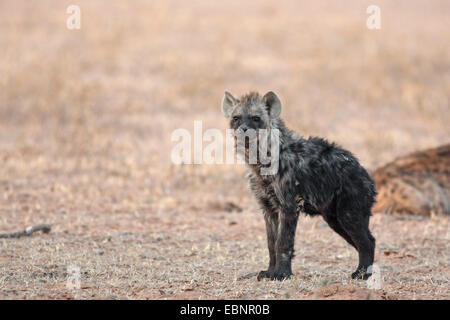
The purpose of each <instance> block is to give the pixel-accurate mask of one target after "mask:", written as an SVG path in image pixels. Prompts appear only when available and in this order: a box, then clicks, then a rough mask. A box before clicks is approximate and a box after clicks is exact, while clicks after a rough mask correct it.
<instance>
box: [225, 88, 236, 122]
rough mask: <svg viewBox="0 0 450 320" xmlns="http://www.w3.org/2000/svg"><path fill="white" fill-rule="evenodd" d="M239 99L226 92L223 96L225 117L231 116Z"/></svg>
mask: <svg viewBox="0 0 450 320" xmlns="http://www.w3.org/2000/svg"><path fill="white" fill-rule="evenodd" d="M236 101H237V99H236V98H235V97H233V95H232V94H231V93H229V92H228V91H225V94H224V95H223V98H222V112H223V114H224V115H225V117H227V118H229V117H230V116H231V112H232V111H233V107H234V105H235V104H236Z"/></svg>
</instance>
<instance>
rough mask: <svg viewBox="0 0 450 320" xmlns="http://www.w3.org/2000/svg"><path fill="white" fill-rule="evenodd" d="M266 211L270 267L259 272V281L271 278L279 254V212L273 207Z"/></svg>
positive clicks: (267, 208) (265, 209)
mask: <svg viewBox="0 0 450 320" xmlns="http://www.w3.org/2000/svg"><path fill="white" fill-rule="evenodd" d="M263 211H264V220H265V222H266V232H267V247H268V249H269V267H268V268H267V270H263V271H261V272H259V274H258V281H259V280H261V279H264V278H270V277H271V275H272V274H273V272H274V270H275V265H276V262H277V255H276V251H275V245H276V241H277V236H278V212H276V211H275V210H274V209H272V208H271V207H266V208H264V209H263Z"/></svg>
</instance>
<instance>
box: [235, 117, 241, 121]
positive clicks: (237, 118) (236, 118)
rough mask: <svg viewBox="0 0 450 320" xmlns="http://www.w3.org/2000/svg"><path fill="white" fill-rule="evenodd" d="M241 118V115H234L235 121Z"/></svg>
mask: <svg viewBox="0 0 450 320" xmlns="http://www.w3.org/2000/svg"><path fill="white" fill-rule="evenodd" d="M240 118H241V117H239V116H234V117H233V121H238V120H239V119H240Z"/></svg>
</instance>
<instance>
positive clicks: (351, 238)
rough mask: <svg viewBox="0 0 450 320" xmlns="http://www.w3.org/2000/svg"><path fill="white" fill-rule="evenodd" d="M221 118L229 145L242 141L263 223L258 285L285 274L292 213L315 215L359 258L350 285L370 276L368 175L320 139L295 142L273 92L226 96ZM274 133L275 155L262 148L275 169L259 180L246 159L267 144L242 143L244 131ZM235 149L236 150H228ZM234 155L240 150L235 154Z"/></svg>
mask: <svg viewBox="0 0 450 320" xmlns="http://www.w3.org/2000/svg"><path fill="white" fill-rule="evenodd" d="M222 111H223V113H224V114H225V116H226V117H227V118H229V119H230V127H231V129H234V132H235V141H238V140H239V137H240V136H241V137H242V136H243V137H244V138H243V139H244V141H245V144H244V148H242V149H239V148H237V149H238V150H237V152H238V154H239V153H240V152H241V153H242V152H244V153H245V161H246V167H247V172H248V177H249V181H250V187H251V189H252V192H253V194H254V196H255V198H256V199H257V201H258V203H259V205H260V207H261V209H262V211H263V213H264V219H265V222H266V231H267V243H268V248H269V261H270V262H269V267H268V269H267V270H264V271H261V272H260V273H259V274H258V280H260V279H263V278H269V279H271V280H275V279H276V280H282V279H286V278H289V277H290V276H291V274H292V269H291V260H292V258H293V256H294V240H295V231H296V227H297V220H298V216H299V213H301V212H303V213H306V214H308V215H321V216H322V217H323V218H324V220H325V221H326V222H327V223H328V225H329V226H330V227H331V228H332V229H333V230H334V231H336V232H337V233H338V234H339V235H340V236H341V237H343V238H344V239H345V240H346V241H347V242H348V243H349V244H350V245H351V246H353V247H354V248H355V249H356V250H357V251H358V253H359V265H358V268H357V269H356V271H355V272H354V273H353V274H352V278H353V279H356V278H358V279H367V278H368V277H370V275H371V273H370V269H369V267H370V266H371V265H372V264H373V261H374V252H375V238H374V237H373V236H372V234H371V233H370V230H369V218H370V216H371V208H372V206H373V203H374V197H375V194H376V192H375V186H374V183H373V181H372V179H371V178H370V176H369V174H368V173H367V171H366V170H365V169H364V168H363V167H362V166H361V165H360V164H359V162H358V160H357V159H356V158H355V157H354V156H353V155H352V154H351V153H350V152H349V151H346V150H344V149H342V148H340V147H338V146H337V145H335V144H334V143H329V142H327V141H326V140H324V139H321V138H308V139H304V138H303V137H301V136H299V135H297V134H296V133H294V132H292V131H290V130H289V129H288V128H286V127H285V125H284V123H283V121H282V120H281V119H280V118H279V115H280V113H281V101H280V99H279V98H278V97H277V95H276V94H275V93H273V92H268V93H267V94H265V95H264V96H263V97H261V96H260V95H259V94H258V93H255V92H252V93H249V94H247V95H244V96H242V97H240V98H235V97H234V96H233V95H231V94H230V93H228V92H225V95H224V97H223V100H222ZM261 130H265V131H266V132H270V133H272V132H275V131H276V132H277V134H278V135H277V138H278V141H276V142H277V144H278V145H279V148H278V150H277V152H278V154H270V152H272V153H273V149H272V148H269V151H268V153H269V156H270V157H274V156H278V157H277V160H278V167H277V170H276V171H274V172H273V173H272V174H262V169H264V168H265V167H267V166H268V165H267V164H263V163H262V162H261V161H259V160H260V158H259V157H260V156H261V150H260V149H259V147H257V148H256V150H258V154H257V157H256V158H257V161H256V162H250V161H249V157H248V153H249V149H250V148H249V146H250V144H251V143H252V142H255V140H256V144H257V145H258V146H259V145H262V142H264V143H266V144H268V145H272V144H273V143H274V141H273V140H272V139H270V138H267V137H272V135H271V134H267V135H266V136H265V137H266V138H264V139H267V141H261V136H260V135H257V134H256V135H254V136H253V137H256V139H248V138H249V135H248V134H247V133H248V132H249V131H261ZM235 145H236V146H238V145H239V143H237V142H236V143H235ZM239 150H241V151H239Z"/></svg>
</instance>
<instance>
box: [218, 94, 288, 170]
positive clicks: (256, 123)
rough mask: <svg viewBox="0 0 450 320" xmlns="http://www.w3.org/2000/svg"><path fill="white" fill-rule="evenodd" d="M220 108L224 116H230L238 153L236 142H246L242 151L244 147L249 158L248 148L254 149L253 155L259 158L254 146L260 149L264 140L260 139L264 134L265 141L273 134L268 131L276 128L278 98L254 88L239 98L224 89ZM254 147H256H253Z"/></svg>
mask: <svg viewBox="0 0 450 320" xmlns="http://www.w3.org/2000/svg"><path fill="white" fill-rule="evenodd" d="M222 111H223V113H224V115H225V117H227V118H229V119H230V128H231V129H233V130H234V131H233V132H234V138H235V146H236V147H237V148H238V153H240V150H239V146H240V145H242V146H245V148H242V149H241V151H243V150H245V151H246V160H247V161H248V160H249V159H248V158H249V157H248V156H249V155H248V153H249V148H250V150H255V152H254V156H255V157H256V158H259V157H258V153H257V151H256V150H260V151H261V150H262V149H260V148H261V145H263V143H262V142H263V141H260V140H261V139H262V138H263V137H265V139H264V141H267V142H269V140H270V139H269V138H270V137H272V135H271V131H272V130H273V129H276V126H274V124H275V123H276V121H275V120H276V119H278V117H279V115H280V113H281V101H280V99H279V98H278V96H277V95H276V94H275V93H273V92H272V91H269V92H268V93H266V94H265V95H264V96H262V97H261V96H260V95H259V94H258V93H256V92H251V93H249V94H246V95H244V96H242V97H240V98H235V97H234V96H233V95H232V94H231V93H229V92H225V94H224V96H223V99H222ZM244 141H245V143H244ZM269 144H270V142H269ZM264 145H265V144H264ZM253 147H255V149H252V148H253ZM265 150H267V146H266V149H265ZM250 156H251V155H250Z"/></svg>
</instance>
